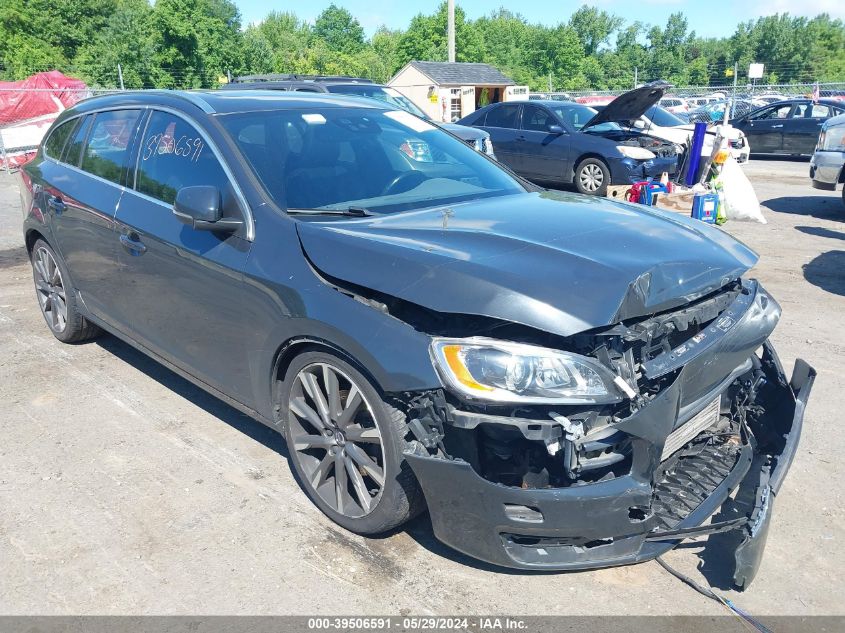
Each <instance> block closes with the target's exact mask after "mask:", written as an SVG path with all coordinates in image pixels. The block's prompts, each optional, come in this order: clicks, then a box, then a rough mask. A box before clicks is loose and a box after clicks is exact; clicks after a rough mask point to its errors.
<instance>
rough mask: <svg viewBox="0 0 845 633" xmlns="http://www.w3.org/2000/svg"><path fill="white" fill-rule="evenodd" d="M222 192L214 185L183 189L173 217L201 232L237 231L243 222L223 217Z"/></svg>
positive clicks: (178, 197) (175, 205) (174, 207)
mask: <svg viewBox="0 0 845 633" xmlns="http://www.w3.org/2000/svg"><path fill="white" fill-rule="evenodd" d="M221 206H222V204H221V196H220V190H219V189H218V188H217V187H214V186H212V185H197V186H194V187H182V188H181V189H180V190H179V191H178V192H177V193H176V201H175V202H174V203H173V215H175V216H176V217H177V218H178V219H179V221H180V222H182V223H184V224H188V225H190V226H192V227H193V228H194V229H196V230H199V231H226V232H227V233H232V232H234V231H237V230H238V229H239V228H240V227H241V225H242V224H243V222H242V221H241V220H239V219H236V218H224V217H222V210H221Z"/></svg>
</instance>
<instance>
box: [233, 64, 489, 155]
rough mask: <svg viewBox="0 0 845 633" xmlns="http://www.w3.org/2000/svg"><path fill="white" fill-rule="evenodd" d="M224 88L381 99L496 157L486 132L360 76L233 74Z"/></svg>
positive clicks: (483, 152)
mask: <svg viewBox="0 0 845 633" xmlns="http://www.w3.org/2000/svg"><path fill="white" fill-rule="evenodd" d="M221 88H222V89H224V90H287V91H294V92H327V93H330V94H340V95H348V96H355V97H365V98H368V99H376V100H378V101H383V102H385V103H387V104H389V105H392V106H395V107H398V108H402V109H403V110H405V111H407V112H410V113H411V114H413V115H415V116H418V117H420V118H421V119H425V120H426V121H428V122H430V123H433V124H434V125H437V126H438V127H441V128H443V129H444V130H447V131H448V132H451V133H452V134H454V135H455V136H457V137H458V138H460V139H463V140H464V141H466V142H467V143H469V144H470V145H472V146H473V147H474V148H475V149H477V150H478V151H479V152H481V153H482V154H487V155H488V156H491V157H492V158H496V153H495V151H494V149H493V144H492V143H491V142H490V135H489V134H487V133H486V132H483V131H481V130H476V129H473V128H470V127H466V126H464V125H455V124H454V123H443V122H440V121H435V120H433V119H432V118H431V117H429V116H428V115H427V114H426V113H425V112H423V111H422V110H421V109H420V108H418V107H417V106H416V104H414V102H413V101H411V100H410V99H408V97H406V96H405V95H403V94H402V93H401V92H399V91H398V90H396V89H395V88H391V87H389V86H382V85H380V84H377V83H375V82H373V81H371V80H370V79H364V78H361V77H342V76H339V77H336V76H325V75H245V76H241V77H235V78H234V79H233V80H232V81H231V82H230V83H228V84H223V85H222V86H221Z"/></svg>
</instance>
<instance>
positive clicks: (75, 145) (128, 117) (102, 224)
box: [42, 110, 141, 323]
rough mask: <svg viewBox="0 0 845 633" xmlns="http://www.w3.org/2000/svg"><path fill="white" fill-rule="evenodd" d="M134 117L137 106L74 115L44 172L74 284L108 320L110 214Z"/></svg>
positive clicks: (119, 191) (113, 274)
mask: <svg viewBox="0 0 845 633" xmlns="http://www.w3.org/2000/svg"><path fill="white" fill-rule="evenodd" d="M140 119H141V110H107V111H104V112H97V113H94V114H88V115H86V116H85V117H84V119H80V121H79V122H78V123H77V124H76V128H75V130H74V134H73V137H72V138H71V139H70V140H69V141H68V143H67V145H66V147H65V148H64V151H63V154H62V159H63V162H60V163H56V164H55V165H54V166H52V167H51V168H50V170H49V172H48V173H46V182H45V186H44V191H43V194H42V195H43V196H44V198H45V201H46V205H45V206H46V212H47V214H48V216H49V218H50V221H51V224H52V228H53V234H54V237H55V241H56V244H55V246H56V248H58V250H59V252H60V253H61V256H62V258H63V259H64V261H65V263H66V264H67V267H68V271H69V272H70V276H71V281H72V282H73V286H74V288H76V290H77V291H78V292H79V296H80V297H81V299H82V301H83V302H84V304H85V306H86V307H87V309H88V310H89V311H90V312H91V313H92V314H93V315H94V316H96V317H99V318H100V319H102V320H104V321H106V322H109V323H111V322H112V320H111V307H110V300H111V296H112V293H113V291H114V288H115V286H116V285H117V283H118V280H117V277H118V275H117V271H116V268H115V248H114V214H115V211H116V210H117V206H118V203H119V202H120V198H121V196H122V195H123V189H124V188H123V182H124V178H125V175H126V172H127V167H128V162H129V154H130V151H129V147H130V145H131V143H132V141H133V139H134V137H135V135H136V133H137V131H138V124H139V122H140Z"/></svg>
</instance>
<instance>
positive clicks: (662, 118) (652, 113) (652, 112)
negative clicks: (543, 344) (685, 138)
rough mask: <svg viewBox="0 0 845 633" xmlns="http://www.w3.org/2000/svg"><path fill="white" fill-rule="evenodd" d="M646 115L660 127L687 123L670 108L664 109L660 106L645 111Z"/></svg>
mask: <svg viewBox="0 0 845 633" xmlns="http://www.w3.org/2000/svg"><path fill="white" fill-rule="evenodd" d="M645 115H646V117H648V119H649V120H650V121H651V122H652V123H653V124H654V125H659V126H660V127H675V126H677V125H686V122H685V121H684V120H683V119H681V118H678V117H676V116H675V115H674V114H672V113H671V112H669V111H668V110H664V109H663V108H661V107H660V106H652V107H651V108H649V109H648V111H647V112H646V113H645Z"/></svg>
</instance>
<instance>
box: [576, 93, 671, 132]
mask: <svg viewBox="0 0 845 633" xmlns="http://www.w3.org/2000/svg"><path fill="white" fill-rule="evenodd" d="M670 87H671V84H668V83H666V82H665V81H654V82H652V83H650V84H646V85H644V86H641V87H639V88H634V89H633V90H629V91H628V92H626V93H624V94H621V95H619V96H618V97H616V98H615V99H614V100H613V101H611V102H610V103H609V104H607V105H606V106H605V107H604V108H603V109H602V110H601V112H599V113H598V114H596V116H594V117H593V118H592V119H590V120H589V121H587V123H586V124H585V125H584V127H583V128H581V129H582V130H586V129H587V128H588V127H592V126H594V125H598V124H599V123H629V122H631V121H636V120H637V119H639V118H640V117H641V116H642V115H644V114H645V113H646V112H647V111H648V109H649V108H650V107H651V106H653V105H654V104H655V103H657V102H658V101H660V99H661V98H662V97H663V94H664V93H665V92H666V90H667V89H668V88H670Z"/></svg>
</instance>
